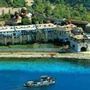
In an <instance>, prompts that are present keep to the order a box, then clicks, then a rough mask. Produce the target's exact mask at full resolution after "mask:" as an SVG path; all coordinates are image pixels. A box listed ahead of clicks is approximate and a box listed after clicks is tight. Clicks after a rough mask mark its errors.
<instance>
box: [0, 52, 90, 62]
mask: <svg viewBox="0 0 90 90" xmlns="http://www.w3.org/2000/svg"><path fill="white" fill-rule="evenodd" d="M0 58H1V59H2V58H6V59H7V58H24V59H28V58H61V59H87V60H90V52H81V53H56V52H24V51H23V52H19V51H16V52H15V51H14V52H13V51H12V52H0Z"/></svg>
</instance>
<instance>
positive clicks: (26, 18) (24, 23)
mask: <svg viewBox="0 0 90 90" xmlns="http://www.w3.org/2000/svg"><path fill="white" fill-rule="evenodd" d="M21 23H22V24H23V25H28V24H31V21H30V20H29V18H28V17H24V18H22V21H21Z"/></svg>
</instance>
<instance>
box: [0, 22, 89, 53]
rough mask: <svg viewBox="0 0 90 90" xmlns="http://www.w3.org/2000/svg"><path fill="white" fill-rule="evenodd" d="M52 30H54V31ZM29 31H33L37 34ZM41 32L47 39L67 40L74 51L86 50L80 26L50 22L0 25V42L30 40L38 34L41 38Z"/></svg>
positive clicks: (86, 45) (86, 46)
mask: <svg viewBox="0 0 90 90" xmlns="http://www.w3.org/2000/svg"><path fill="white" fill-rule="evenodd" d="M32 31H33V33H32ZM43 31H44V32H43ZM53 31H55V33H54V32H53ZM38 32H39V33H38ZM30 33H32V34H34V33H35V35H37V36H35V35H32V34H30ZM37 33H38V34H37ZM39 34H40V35H39ZM42 34H43V35H44V38H45V39H47V40H54V39H56V38H58V39H59V40H63V42H69V43H70V48H71V49H72V50H74V51H76V52H80V51H87V50H88V44H87V42H86V39H87V37H86V35H85V34H84V32H83V30H82V28H79V27H76V26H75V25H72V24H70V25H65V26H57V25H54V24H51V23H49V24H35V25H21V26H2V27H0V40H1V41H0V42H1V43H2V44H7V43H8V42H9V43H13V44H14V43H15V42H16V43H19V42H26V41H28V42H30V40H31V39H33V37H37V38H38V36H41V37H39V38H41V39H40V40H42Z"/></svg>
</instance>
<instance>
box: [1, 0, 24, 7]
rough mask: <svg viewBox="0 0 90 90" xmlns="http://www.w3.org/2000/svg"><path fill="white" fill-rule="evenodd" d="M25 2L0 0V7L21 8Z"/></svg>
mask: <svg viewBox="0 0 90 90" xmlns="http://www.w3.org/2000/svg"><path fill="white" fill-rule="evenodd" d="M23 6H25V0H0V7H23Z"/></svg>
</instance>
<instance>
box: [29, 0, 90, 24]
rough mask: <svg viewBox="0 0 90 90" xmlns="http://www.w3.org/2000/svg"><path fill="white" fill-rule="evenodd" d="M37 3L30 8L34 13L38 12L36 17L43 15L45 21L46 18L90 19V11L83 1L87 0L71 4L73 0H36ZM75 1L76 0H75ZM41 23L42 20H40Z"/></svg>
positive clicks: (79, 0)
mask: <svg viewBox="0 0 90 90" xmlns="http://www.w3.org/2000/svg"><path fill="white" fill-rule="evenodd" d="M34 1H35V3H34V4H33V6H32V7H31V8H30V10H31V11H32V13H34V14H36V16H37V17H36V16H35V18H37V19H39V18H40V17H41V16H42V17H43V18H44V19H43V18H42V20H43V21H42V20H39V21H41V23H42V22H44V20H45V19H46V18H49V19H62V18H67V19H76V20H88V21H90V12H89V11H88V10H87V9H86V7H85V6H84V4H83V2H81V1H85V0H76V1H78V3H76V4H73V6H72V4H70V3H68V2H70V1H71V0H34ZM72 1H73V0H72ZM74 1H75V0H74ZM39 23H40V22H39Z"/></svg>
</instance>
